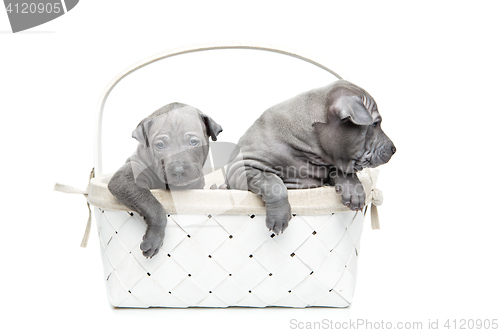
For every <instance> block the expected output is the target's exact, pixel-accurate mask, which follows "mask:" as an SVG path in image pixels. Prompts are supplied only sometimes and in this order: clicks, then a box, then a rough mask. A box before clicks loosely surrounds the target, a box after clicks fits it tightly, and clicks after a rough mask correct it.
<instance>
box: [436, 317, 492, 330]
mask: <svg viewBox="0 0 500 333" xmlns="http://www.w3.org/2000/svg"><path fill="white" fill-rule="evenodd" d="M444 327H445V328H447V329H460V330H464V329H486V330H487V329H494V330H496V329H498V319H491V320H490V319H469V320H466V319H459V320H457V319H454V320H450V319H448V320H447V321H446V322H445V323H444Z"/></svg>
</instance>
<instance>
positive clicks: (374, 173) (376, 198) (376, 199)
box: [368, 169, 384, 230]
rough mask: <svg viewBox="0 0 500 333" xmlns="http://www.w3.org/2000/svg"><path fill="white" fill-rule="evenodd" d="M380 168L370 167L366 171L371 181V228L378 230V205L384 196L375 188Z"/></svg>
mask: <svg viewBox="0 0 500 333" xmlns="http://www.w3.org/2000/svg"><path fill="white" fill-rule="evenodd" d="M379 171H380V170H377V169H371V170H370V172H369V173H368V174H369V176H370V180H371V182H372V204H371V208H370V213H371V223H372V229H374V230H379V229H380V220H379V217H378V208H377V207H378V206H381V205H382V203H383V202H384V196H383V195H382V191H381V190H379V189H377V188H375V185H376V184H377V179H378V174H379Z"/></svg>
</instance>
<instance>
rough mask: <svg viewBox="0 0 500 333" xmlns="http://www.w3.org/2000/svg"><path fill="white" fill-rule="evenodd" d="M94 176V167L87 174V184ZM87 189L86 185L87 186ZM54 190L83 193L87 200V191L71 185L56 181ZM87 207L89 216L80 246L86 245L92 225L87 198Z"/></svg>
mask: <svg viewBox="0 0 500 333" xmlns="http://www.w3.org/2000/svg"><path fill="white" fill-rule="evenodd" d="M94 177H95V173H94V169H92V171H91V172H90V176H89V185H90V180H91V179H92V178H94ZM87 189H88V186H87ZM54 191H58V192H62V193H69V194H83V195H84V196H85V200H87V196H88V191H87V190H85V191H82V190H80V189H77V188H75V187H72V186H68V185H63V184H59V183H56V184H55V186H54ZM87 208H88V210H89V218H88V220H87V226H86V227H85V233H84V234H83V239H82V242H81V243H80V247H87V243H88V242H89V236H90V227H91V225H92V210H91V209H90V204H89V202H88V200H87Z"/></svg>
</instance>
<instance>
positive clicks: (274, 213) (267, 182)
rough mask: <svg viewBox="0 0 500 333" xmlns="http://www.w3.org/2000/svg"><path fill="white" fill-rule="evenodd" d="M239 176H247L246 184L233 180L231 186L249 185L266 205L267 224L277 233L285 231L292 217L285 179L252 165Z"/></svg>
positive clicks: (250, 189) (241, 177)
mask: <svg viewBox="0 0 500 333" xmlns="http://www.w3.org/2000/svg"><path fill="white" fill-rule="evenodd" d="M237 178H239V179H240V180H243V179H244V178H246V182H245V183H246V184H236V183H238V181H236V182H233V184H234V185H231V184H230V185H229V188H239V189H245V188H244V187H245V186H244V185H247V186H248V190H249V191H251V192H253V193H255V194H258V195H260V196H261V197H262V201H264V203H265V205H266V226H267V227H268V228H269V230H273V231H274V233H276V235H279V234H280V233H283V231H284V230H285V229H286V228H287V227H288V222H289V221H290V219H291V218H292V212H291V208H290V203H289V202H288V192H287V189H286V186H285V184H284V183H283V180H282V179H281V178H280V177H278V176H277V175H275V174H274V173H270V172H263V171H261V170H258V169H254V168H251V167H248V168H246V170H245V171H244V174H241V175H240V177H237Z"/></svg>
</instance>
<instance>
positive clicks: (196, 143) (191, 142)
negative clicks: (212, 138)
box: [189, 138, 200, 147]
mask: <svg viewBox="0 0 500 333" xmlns="http://www.w3.org/2000/svg"><path fill="white" fill-rule="evenodd" d="M199 143H200V140H198V139H197V138H191V140H189V144H190V145H191V146H193V147H195V146H197V145H198V144H199Z"/></svg>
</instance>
